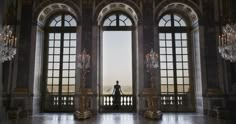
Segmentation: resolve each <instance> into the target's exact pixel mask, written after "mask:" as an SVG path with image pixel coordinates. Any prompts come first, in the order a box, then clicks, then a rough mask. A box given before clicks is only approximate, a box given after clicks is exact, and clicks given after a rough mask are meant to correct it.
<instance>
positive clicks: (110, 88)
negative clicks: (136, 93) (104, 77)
mask: <svg viewBox="0 0 236 124" xmlns="http://www.w3.org/2000/svg"><path fill="white" fill-rule="evenodd" d="M113 87H114V86H113V85H109V86H103V94H107V95H108V94H112V92H113ZM121 90H122V92H123V93H124V94H125V95H130V94H132V87H131V86H122V85H121Z"/></svg>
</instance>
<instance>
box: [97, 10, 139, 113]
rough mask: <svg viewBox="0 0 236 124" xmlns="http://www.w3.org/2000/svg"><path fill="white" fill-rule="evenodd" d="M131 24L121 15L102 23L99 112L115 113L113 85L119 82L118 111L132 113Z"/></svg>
mask: <svg viewBox="0 0 236 124" xmlns="http://www.w3.org/2000/svg"><path fill="white" fill-rule="evenodd" d="M132 46H133V45H132V21H131V20H130V18H129V17H128V16H127V15H125V14H123V13H114V14H111V15H110V16H108V18H106V19H105V20H104V23H103V28H102V41H101V46H100V47H101V77H100V78H101V88H100V89H101V92H100V95H101V97H100V110H101V111H111V112H112V111H113V110H114V99H115V98H114V94H115V92H114V85H116V82H117V81H119V85H120V87H121V88H120V89H121V91H120V99H119V106H120V109H119V111H125V112H127V111H133V110H134V105H133V98H134V97H133V96H134V95H133V64H132V63H133V62H132V61H133V57H132V54H133V50H132Z"/></svg>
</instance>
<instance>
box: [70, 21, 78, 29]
mask: <svg viewBox="0 0 236 124" xmlns="http://www.w3.org/2000/svg"><path fill="white" fill-rule="evenodd" d="M70 25H71V26H73V27H75V26H76V25H77V24H76V21H75V19H72V20H71V21H70Z"/></svg>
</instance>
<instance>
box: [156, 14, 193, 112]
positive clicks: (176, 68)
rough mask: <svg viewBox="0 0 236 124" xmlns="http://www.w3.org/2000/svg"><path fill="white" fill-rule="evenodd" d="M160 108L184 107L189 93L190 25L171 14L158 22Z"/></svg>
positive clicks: (179, 108)
mask: <svg viewBox="0 0 236 124" xmlns="http://www.w3.org/2000/svg"><path fill="white" fill-rule="evenodd" d="M158 27H159V28H158V30H159V50H160V78H161V95H162V97H161V99H162V100H161V101H162V102H161V104H162V108H163V109H164V110H165V109H166V110H167V111H168V110H170V111H176V110H177V111H178V110H180V111H181V110H183V109H182V108H184V107H185V108H186V102H187V99H186V96H187V95H188V93H190V91H189V89H190V75H189V74H190V73H189V58H190V54H189V50H188V48H189V47H188V46H189V44H190V41H189V38H188V34H189V32H188V31H189V30H188V29H189V28H188V26H187V23H186V22H185V20H184V19H183V18H182V17H181V16H179V15H177V14H174V13H170V14H166V15H164V16H163V17H162V18H161V19H160V21H159V24H158Z"/></svg>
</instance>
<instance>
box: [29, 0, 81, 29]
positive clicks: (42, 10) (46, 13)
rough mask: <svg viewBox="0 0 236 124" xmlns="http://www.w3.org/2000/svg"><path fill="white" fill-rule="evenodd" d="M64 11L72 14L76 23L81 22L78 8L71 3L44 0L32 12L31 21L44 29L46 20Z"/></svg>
mask: <svg viewBox="0 0 236 124" xmlns="http://www.w3.org/2000/svg"><path fill="white" fill-rule="evenodd" d="M59 11H64V12H68V13H70V14H72V15H73V16H74V17H75V19H76V21H77V23H78V24H80V22H81V13H80V8H79V7H78V6H77V5H76V4H75V3H74V2H73V1H61V0H46V1H44V2H42V3H41V4H39V5H38V6H37V7H36V9H35V11H34V12H33V21H34V22H36V23H37V25H38V26H40V27H44V25H45V23H46V22H47V20H48V18H49V17H50V16H51V15H53V14H54V13H56V12H59Z"/></svg>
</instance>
